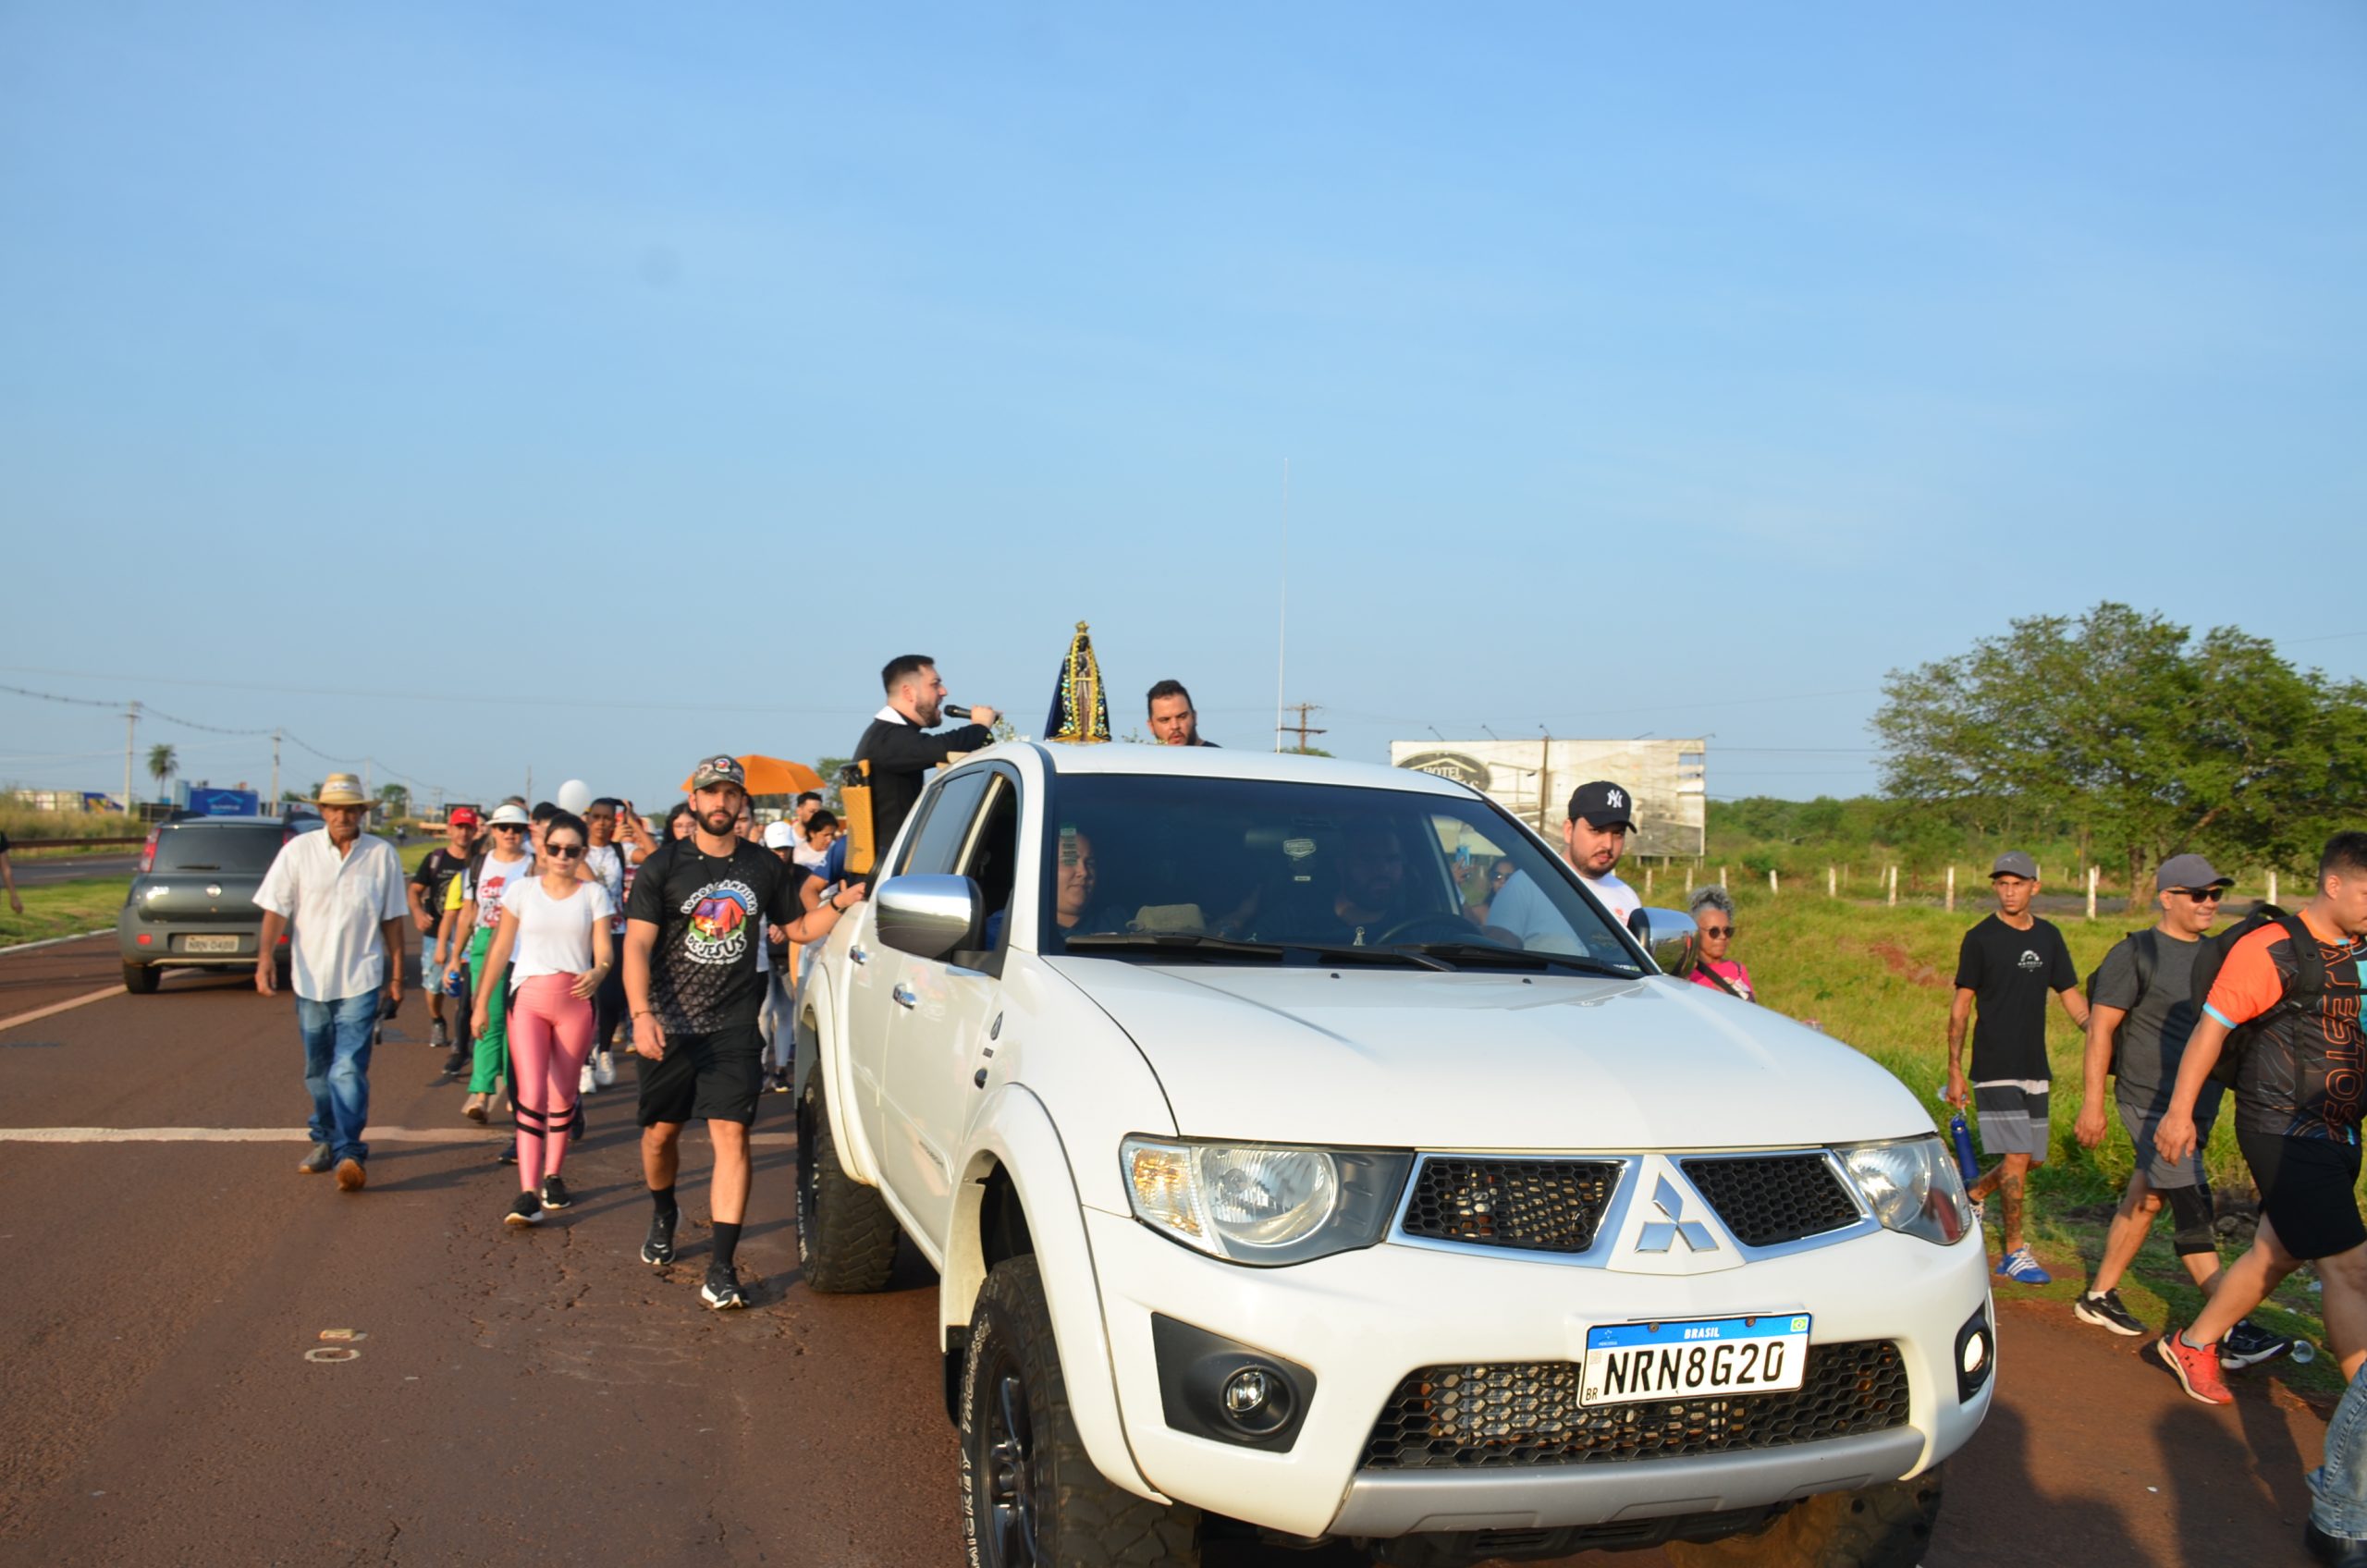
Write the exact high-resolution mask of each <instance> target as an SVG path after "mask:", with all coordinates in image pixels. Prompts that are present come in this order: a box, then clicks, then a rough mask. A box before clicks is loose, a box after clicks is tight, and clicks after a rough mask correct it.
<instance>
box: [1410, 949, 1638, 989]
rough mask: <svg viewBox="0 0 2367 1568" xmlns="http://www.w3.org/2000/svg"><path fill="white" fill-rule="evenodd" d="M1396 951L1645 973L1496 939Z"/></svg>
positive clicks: (1576, 970) (1617, 975) (1625, 976)
mask: <svg viewBox="0 0 2367 1568" xmlns="http://www.w3.org/2000/svg"><path fill="white" fill-rule="evenodd" d="M1397 950H1398V951H1400V952H1404V953H1408V954H1411V953H1417V952H1418V953H1423V954H1426V955H1429V956H1431V957H1439V958H1454V959H1460V960H1462V961H1463V962H1466V963H1502V964H1508V965H1511V966H1513V967H1515V968H1523V969H1566V970H1568V971H1569V972H1570V973H1572V974H1600V975H1605V976H1607V977H1609V978H1611V979H1613V980H1633V979H1635V978H1636V977H1637V975H1638V974H1641V973H1642V971H1641V970H1640V969H1638V968H1637V966H1636V965H1634V964H1625V965H1621V964H1613V963H1610V962H1605V961H1604V960H1602V959H1599V958H1588V957H1586V956H1584V955H1583V954H1580V953H1544V952H1537V951H1534V950H1532V949H1527V948H1503V947H1498V946H1497V945H1496V944H1495V943H1493V942H1414V943H1411V944H1408V945H1407V946H1404V947H1402V948H1400V949H1397Z"/></svg>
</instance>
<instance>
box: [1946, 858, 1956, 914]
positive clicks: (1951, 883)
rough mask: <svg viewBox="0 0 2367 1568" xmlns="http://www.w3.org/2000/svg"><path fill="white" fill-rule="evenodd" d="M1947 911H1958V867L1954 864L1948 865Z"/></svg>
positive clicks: (1951, 912)
mask: <svg viewBox="0 0 2367 1568" xmlns="http://www.w3.org/2000/svg"><path fill="white" fill-rule="evenodd" d="M1947 911H1948V913H1950V914H1954V913H1956V866H1955V865H1954V864H1950V865H1949V867H1948V902H1947Z"/></svg>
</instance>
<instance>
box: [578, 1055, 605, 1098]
mask: <svg viewBox="0 0 2367 1568" xmlns="http://www.w3.org/2000/svg"><path fill="white" fill-rule="evenodd" d="M599 1086H600V1081H599V1079H598V1078H596V1077H595V1076H594V1075H593V1072H592V1064H591V1063H590V1062H588V1061H587V1062H585V1063H584V1064H583V1071H582V1072H578V1073H577V1074H576V1075H575V1092H576V1094H577V1095H579V1096H582V1095H588V1094H591V1093H593V1092H594V1091H595V1090H596V1089H598V1088H599ZM577 1103H579V1104H581V1103H582V1102H581V1101H580V1100H579V1101H578V1102H577Z"/></svg>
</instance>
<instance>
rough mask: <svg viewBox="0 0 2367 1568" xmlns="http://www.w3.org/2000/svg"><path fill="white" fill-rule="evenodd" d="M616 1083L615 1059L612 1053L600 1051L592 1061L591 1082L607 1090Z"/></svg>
mask: <svg viewBox="0 0 2367 1568" xmlns="http://www.w3.org/2000/svg"><path fill="white" fill-rule="evenodd" d="M616 1081H617V1059H616V1055H615V1053H614V1052H611V1051H602V1052H600V1053H599V1054H598V1055H597V1056H595V1057H594V1058H593V1059H592V1082H594V1083H595V1084H598V1085H599V1086H600V1087H602V1088H604V1089H605V1088H607V1087H609V1086H610V1085H612V1084H615V1083H616Z"/></svg>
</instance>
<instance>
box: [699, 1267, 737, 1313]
mask: <svg viewBox="0 0 2367 1568" xmlns="http://www.w3.org/2000/svg"><path fill="white" fill-rule="evenodd" d="M699 1300H701V1301H703V1302H705V1303H706V1304H707V1305H709V1306H711V1307H713V1308H714V1309H715V1310H716V1311H717V1312H736V1311H738V1310H739V1309H740V1308H742V1307H743V1306H746V1305H748V1298H747V1297H746V1296H743V1295H742V1294H741V1293H740V1277H739V1276H738V1275H737V1274H735V1273H733V1272H732V1271H731V1270H730V1269H729V1268H710V1269H708V1270H707V1275H706V1283H705V1284H704V1285H701V1286H700V1287H699Z"/></svg>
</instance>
